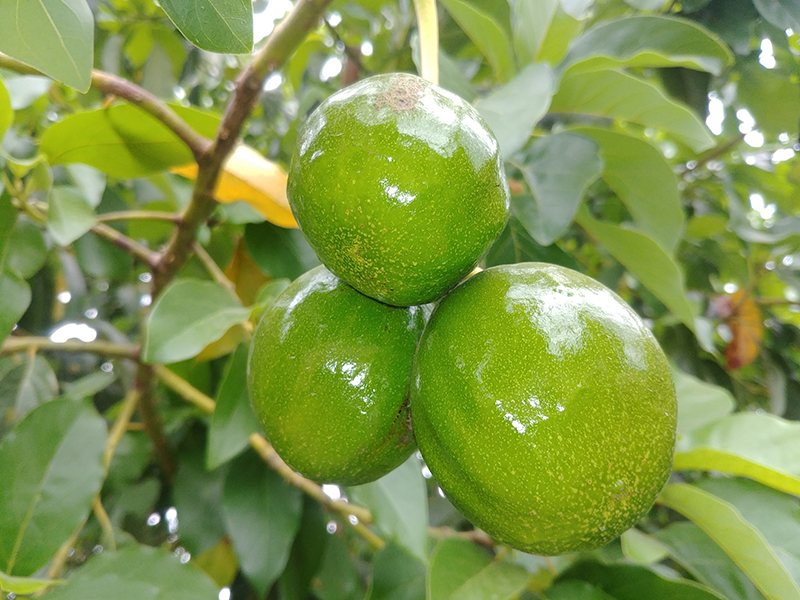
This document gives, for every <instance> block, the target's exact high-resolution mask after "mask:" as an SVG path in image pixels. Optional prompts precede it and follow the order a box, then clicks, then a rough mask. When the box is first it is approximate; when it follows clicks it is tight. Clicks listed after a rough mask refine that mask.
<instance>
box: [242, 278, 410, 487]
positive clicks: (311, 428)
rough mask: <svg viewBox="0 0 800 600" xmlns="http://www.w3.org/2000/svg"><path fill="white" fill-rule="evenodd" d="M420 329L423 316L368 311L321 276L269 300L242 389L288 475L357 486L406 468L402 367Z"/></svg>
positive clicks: (380, 307) (368, 303)
mask: <svg viewBox="0 0 800 600" xmlns="http://www.w3.org/2000/svg"><path fill="white" fill-rule="evenodd" d="M424 322H425V318H424V314H423V309H421V308H417V307H411V308H395V307H391V306H386V305H385V304H381V303H380V302H376V301H375V300H372V299H370V298H367V297H366V296H364V295H362V294H359V293H358V292H357V291H355V290H354V289H353V288H351V287H350V286H349V285H347V284H345V283H344V282H343V281H341V280H340V279H338V278H337V277H335V276H334V275H333V274H332V273H331V272H330V271H328V270H327V269H325V268H324V267H322V266H320V267H317V268H316V269H312V270H311V271H309V272H308V273H306V274H304V275H303V276H301V277H300V278H298V279H297V280H296V281H295V282H294V283H293V284H292V285H290V286H289V287H288V288H287V289H286V290H285V291H284V292H283V294H281V295H280V296H279V297H278V298H277V299H276V300H275V302H274V304H273V305H272V306H271V307H270V308H268V309H267V310H266V311H265V313H264V316H263V317H262V319H261V321H260V322H259V325H258V327H257V329H256V332H255V335H254V337H253V343H252V346H251V350H250V361H249V364H248V385H249V390H250V400H251V402H252V404H253V408H254V409H255V413H256V416H257V417H258V419H259V421H260V422H261V425H262V427H263V429H264V433H265V434H266V436H267V439H268V440H269V441H270V442H271V443H272V445H273V446H274V447H275V450H277V452H278V454H279V455H280V456H281V458H283V460H285V461H286V463H287V464H289V466H291V467H292V468H293V469H295V470H296V471H298V472H300V473H301V474H302V475H304V476H306V477H308V478H310V479H313V480H315V481H319V482H324V483H338V484H341V485H359V484H362V483H367V482H369V481H373V480H375V479H377V478H379V477H381V476H382V475H385V474H386V473H388V472H389V471H391V470H392V469H393V468H394V467H396V466H398V465H399V464H401V463H402V462H403V461H404V460H405V459H406V458H408V456H409V455H410V454H411V452H413V450H414V449H415V448H416V445H415V443H414V437H413V433H412V430H411V420H410V415H409V410H408V393H409V386H410V383H411V365H412V361H413V357H414V351H415V350H416V345H417V340H418V339H419V334H420V332H421V331H422V328H423V327H424Z"/></svg>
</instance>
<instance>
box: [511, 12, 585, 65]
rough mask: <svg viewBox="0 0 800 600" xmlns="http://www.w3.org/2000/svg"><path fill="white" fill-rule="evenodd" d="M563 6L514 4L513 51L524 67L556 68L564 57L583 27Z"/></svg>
mask: <svg viewBox="0 0 800 600" xmlns="http://www.w3.org/2000/svg"><path fill="white" fill-rule="evenodd" d="M562 4H563V3H562V2H560V1H559V0H517V2H514V3H513V40H514V50H515V52H516V55H517V59H518V60H519V61H520V64H521V65H525V64H528V63H532V62H541V61H544V62H549V63H550V64H552V65H555V64H557V63H558V62H559V61H560V60H561V59H562V58H563V57H564V55H565V54H566V52H567V47H568V46H569V43H570V41H572V39H573V38H574V37H575V36H576V35H577V34H578V33H580V30H581V27H582V24H581V21H580V20H578V19H576V18H574V17H572V16H570V15H569V14H567V13H566V12H565V11H564V8H563V6H562Z"/></svg>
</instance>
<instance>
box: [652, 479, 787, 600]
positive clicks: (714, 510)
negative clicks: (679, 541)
mask: <svg viewBox="0 0 800 600" xmlns="http://www.w3.org/2000/svg"><path fill="white" fill-rule="evenodd" d="M659 502H661V504H663V505H665V506H667V507H669V508H671V509H673V510H675V511H677V512H679V513H681V514H682V515H683V516H685V517H686V518H688V519H689V520H691V521H693V522H694V523H695V524H696V525H697V526H698V527H700V529H702V530H703V531H704V532H705V533H706V534H707V535H708V536H709V537H710V538H711V539H712V540H714V541H715V542H716V543H717V544H718V545H719V546H720V547H721V548H722V549H723V550H724V551H725V552H726V553H727V554H728V556H730V557H731V559H732V560H733V562H735V563H736V565H737V566H738V567H739V568H740V569H742V571H744V572H745V573H746V574H747V576H748V577H749V578H750V580H751V581H752V582H753V583H754V584H755V585H756V587H757V588H758V589H759V590H760V591H761V592H762V593H763V594H764V595H765V596H766V597H767V598H775V599H776V600H777V599H780V600H796V599H798V598H800V588H799V587H798V585H797V583H796V582H795V581H794V580H793V579H792V577H791V575H790V574H789V573H788V572H787V570H786V567H784V565H783V563H781V561H780V559H779V558H778V556H777V555H776V554H775V551H774V550H773V548H772V546H770V545H769V543H768V542H767V540H766V539H765V538H764V534H762V533H761V532H760V531H759V530H758V529H756V528H755V527H754V526H753V525H752V524H750V523H749V522H747V521H745V520H744V518H743V517H742V515H741V513H740V512H739V511H738V510H737V509H736V508H735V507H734V506H733V505H731V504H729V503H727V502H725V501H723V500H721V499H720V498H717V497H716V496H713V495H712V494H709V493H708V492H705V491H703V490H701V489H700V488H697V487H694V486H691V485H688V484H683V483H681V484H673V485H669V486H667V487H666V488H665V489H664V491H663V492H662V493H661V497H660V499H659Z"/></svg>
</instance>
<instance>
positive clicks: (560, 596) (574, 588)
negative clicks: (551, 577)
mask: <svg viewBox="0 0 800 600" xmlns="http://www.w3.org/2000/svg"><path fill="white" fill-rule="evenodd" d="M547 600H614V598H612V597H611V596H609V595H608V594H606V593H605V592H603V591H602V590H600V589H598V588H596V587H594V586H593V585H590V584H588V583H586V582H585V581H563V582H561V583H557V584H556V585H554V586H553V587H551V588H548V589H547Z"/></svg>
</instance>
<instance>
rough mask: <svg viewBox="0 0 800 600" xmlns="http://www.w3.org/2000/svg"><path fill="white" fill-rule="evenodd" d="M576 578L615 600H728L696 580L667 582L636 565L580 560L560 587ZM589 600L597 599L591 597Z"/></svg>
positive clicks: (568, 570) (560, 579)
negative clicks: (604, 563)
mask: <svg viewBox="0 0 800 600" xmlns="http://www.w3.org/2000/svg"><path fill="white" fill-rule="evenodd" d="M575 579H579V580H583V581H585V582H587V583H590V584H591V585H593V586H595V587H596V588H598V589H600V591H602V592H604V593H606V594H608V595H609V596H611V597H612V598H614V599H615V600H643V599H644V598H647V600H676V599H677V598H680V600H725V598H723V597H722V596H720V595H719V594H717V593H716V592H714V591H712V590H710V589H708V588H706V587H705V586H703V585H700V584H698V583H695V582H694V581H689V580H688V579H665V578H663V577H662V576H661V575H658V574H657V573H654V572H653V571H651V570H650V569H648V568H646V567H639V566H635V565H626V564H613V565H603V564H600V563H597V562H590V561H581V562H578V563H576V564H575V565H574V566H572V567H570V568H569V569H567V570H566V571H565V572H564V573H562V574H561V575H560V576H559V578H558V582H559V585H560V584H561V582H563V581H570V580H575ZM589 598H591V599H592V600H595V599H594V598H593V597H592V596H589ZM601 598H602V596H601ZM597 600H600V598H598V599H597Z"/></svg>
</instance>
